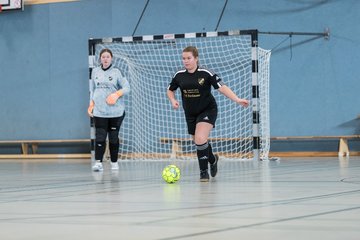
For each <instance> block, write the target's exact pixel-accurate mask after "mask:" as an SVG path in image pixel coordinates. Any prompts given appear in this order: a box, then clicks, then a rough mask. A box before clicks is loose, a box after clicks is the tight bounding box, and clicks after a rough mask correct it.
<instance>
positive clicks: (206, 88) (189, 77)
mask: <svg viewBox="0 0 360 240" xmlns="http://www.w3.org/2000/svg"><path fill="white" fill-rule="evenodd" d="M221 85H222V83H221V79H220V77H219V76H217V75H216V74H215V73H213V72H211V71H210V70H208V69H206V68H202V67H198V68H197V69H196V71H195V72H194V73H189V72H188V71H187V70H186V69H184V70H180V71H178V72H176V73H175V75H174V77H173V79H172V81H171V83H170V85H169V87H168V89H169V90H171V91H175V90H176V89H177V88H180V90H181V96H182V101H183V108H184V110H185V113H186V114H190V115H197V114H200V113H201V112H203V111H204V110H205V109H210V108H216V107H217V105H216V101H215V98H214V96H213V95H212V94H211V86H213V87H214V89H218V88H219V87H221Z"/></svg>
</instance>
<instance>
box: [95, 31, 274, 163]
mask: <svg viewBox="0 0 360 240" xmlns="http://www.w3.org/2000/svg"><path fill="white" fill-rule="evenodd" d="M254 31H255V33H256V37H255V38H254V35H253V33H254V32H250V33H249V32H248V31H246V32H245V33H244V34H242V31H233V32H222V33H226V34H219V33H217V32H214V33H202V34H200V33H198V34H197V33H193V34H179V35H172V34H170V35H159V36H142V37H122V38H107V39H90V40H89V53H90V55H89V65H90V71H91V69H92V68H94V67H96V66H98V65H99V52H100V51H101V49H103V48H109V49H110V50H111V51H112V52H113V55H114V58H113V65H115V66H116V67H117V68H119V69H120V71H121V72H122V73H123V74H124V75H125V76H126V78H127V79H128V81H129V83H130V86H131V92H130V94H129V95H127V96H125V99H126V117H125V119H124V122H123V125H122V127H121V130H120V136H119V137H120V139H121V141H120V152H119V157H120V159H122V158H124V159H125V158H130V159H174V158H177V159H179V158H180V159H181V158H189V157H192V158H193V157H195V156H196V149H195V147H194V143H193V142H192V140H191V138H190V136H189V135H188V133H187V127H186V123H185V118H184V113H183V109H182V108H179V109H178V110H173V109H172V107H171V104H170V102H169V100H168V99H167V96H166V90H167V87H168V84H169V83H170V81H171V78H172V76H173V75H174V73H175V72H176V71H177V70H179V69H180V68H182V58H181V54H182V50H183V49H184V48H185V47H187V46H190V45H191V46H196V47H197V48H198V50H199V61H200V65H201V66H204V67H207V68H209V69H211V70H213V71H214V72H216V73H217V74H218V75H219V76H220V77H221V79H222V80H223V82H224V83H225V84H226V85H227V86H229V87H230V88H231V89H232V90H233V91H234V92H235V93H236V94H237V95H238V96H239V97H241V98H245V99H249V100H250V101H251V104H250V107H248V108H243V107H241V106H240V105H237V104H235V103H234V102H232V101H231V100H230V99H228V98H226V97H225V96H223V95H222V94H220V93H219V92H218V91H216V90H214V89H213V95H214V97H215V99H216V101H217V103H218V109H219V114H218V119H217V122H216V126H215V128H214V129H213V131H212V132H211V136H210V143H211V144H212V147H213V151H214V152H216V153H218V154H219V155H220V156H222V157H226V158H237V159H250V158H262V159H267V157H268V153H269V148H270V142H269V135H270V129H269V121H270V119H269V61H270V51H267V50H264V49H261V48H258V47H257V31H256V30H254ZM254 63H255V64H254ZM254 92H255V93H254ZM176 97H177V99H178V100H179V101H180V103H181V96H180V91H177V94H176ZM255 118H258V121H257V120H255ZM93 138H94V131H92V139H93Z"/></svg>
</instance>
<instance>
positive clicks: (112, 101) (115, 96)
mask: <svg viewBox="0 0 360 240" xmlns="http://www.w3.org/2000/svg"><path fill="white" fill-rule="evenodd" d="M118 99H119V95H118V94H116V93H112V94H110V95H109V96H108V97H107V98H106V103H107V104H109V105H114V104H115V103H116V101H117V100H118Z"/></svg>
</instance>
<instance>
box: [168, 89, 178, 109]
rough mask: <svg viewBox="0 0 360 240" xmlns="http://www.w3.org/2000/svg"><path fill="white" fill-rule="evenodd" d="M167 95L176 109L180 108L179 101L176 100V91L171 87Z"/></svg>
mask: <svg viewBox="0 0 360 240" xmlns="http://www.w3.org/2000/svg"><path fill="white" fill-rule="evenodd" d="M166 95H167V97H168V98H169V100H170V102H171V105H172V107H173V108H174V109H178V108H179V102H178V101H177V100H176V98H175V92H174V91H171V90H170V89H168V90H167V91H166Z"/></svg>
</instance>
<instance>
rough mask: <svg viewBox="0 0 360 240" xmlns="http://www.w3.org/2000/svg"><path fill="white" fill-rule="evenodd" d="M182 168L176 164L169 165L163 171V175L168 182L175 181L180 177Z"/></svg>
mask: <svg viewBox="0 0 360 240" xmlns="http://www.w3.org/2000/svg"><path fill="white" fill-rule="evenodd" d="M180 176H181V173H180V169H179V168H178V167H177V166H175V165H168V166H166V167H165V168H164V170H163V171H162V177H163V179H164V180H165V182H167V183H175V182H177V181H178V180H179V179H180Z"/></svg>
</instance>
